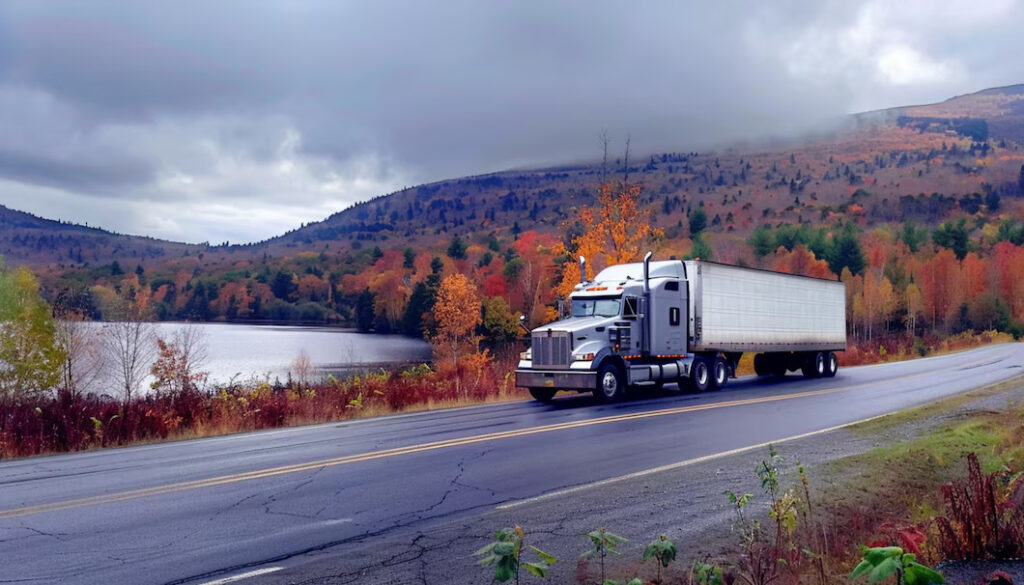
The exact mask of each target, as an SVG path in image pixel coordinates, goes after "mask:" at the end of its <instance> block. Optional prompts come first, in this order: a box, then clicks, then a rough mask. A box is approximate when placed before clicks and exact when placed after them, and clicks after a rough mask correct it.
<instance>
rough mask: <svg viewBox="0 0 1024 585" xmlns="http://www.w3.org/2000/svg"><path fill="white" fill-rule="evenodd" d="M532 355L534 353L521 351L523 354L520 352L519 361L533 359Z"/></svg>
mask: <svg viewBox="0 0 1024 585" xmlns="http://www.w3.org/2000/svg"><path fill="white" fill-rule="evenodd" d="M532 353H533V352H531V351H530V350H526V351H521V352H519V359H521V360H528V359H530V358H531V357H532V356H531V354H532Z"/></svg>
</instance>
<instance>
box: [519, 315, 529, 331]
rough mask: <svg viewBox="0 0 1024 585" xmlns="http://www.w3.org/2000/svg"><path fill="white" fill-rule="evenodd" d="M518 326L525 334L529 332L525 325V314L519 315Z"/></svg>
mask: <svg viewBox="0 0 1024 585" xmlns="http://www.w3.org/2000/svg"><path fill="white" fill-rule="evenodd" d="M519 327H521V328H522V330H523V331H524V332H525V333H526V334H527V335H529V334H530V328H529V327H527V326H526V315H519Z"/></svg>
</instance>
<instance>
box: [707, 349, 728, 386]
mask: <svg viewBox="0 0 1024 585" xmlns="http://www.w3.org/2000/svg"><path fill="white" fill-rule="evenodd" d="M728 383H729V364H727V363H726V362H725V358H723V357H722V356H716V357H715V359H714V361H712V362H711V386H712V387H714V388H715V390H721V389H722V388H725V385H726V384H728Z"/></svg>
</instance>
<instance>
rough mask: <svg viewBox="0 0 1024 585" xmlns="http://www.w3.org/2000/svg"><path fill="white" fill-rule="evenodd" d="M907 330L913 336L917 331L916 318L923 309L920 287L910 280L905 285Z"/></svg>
mask: <svg viewBox="0 0 1024 585" xmlns="http://www.w3.org/2000/svg"><path fill="white" fill-rule="evenodd" d="M906 296H907V317H906V320H907V331H908V332H910V335H911V336H913V335H914V334H915V333H916V332H917V319H918V317H919V316H920V315H921V312H922V311H924V297H923V296H922V295H921V289H920V288H918V286H917V285H916V284H914V283H913V282H911V283H910V284H908V285H907V294H906Z"/></svg>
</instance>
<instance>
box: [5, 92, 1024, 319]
mask: <svg viewBox="0 0 1024 585" xmlns="http://www.w3.org/2000/svg"><path fill="white" fill-rule="evenodd" d="M619 154H620V155H621V153H619ZM604 181H610V182H621V181H628V182H629V183H630V184H634V185H639V186H641V188H642V190H641V192H640V194H639V196H638V203H639V205H640V207H641V209H642V210H648V211H650V212H651V213H652V215H651V219H650V221H651V223H652V224H653V227H655V228H658V229H659V231H660V234H661V237H660V239H659V241H658V249H657V253H658V254H660V255H663V256H666V257H667V256H669V255H677V256H681V255H684V254H687V253H690V252H692V249H693V246H694V238H693V236H694V235H695V233H696V231H700V232H701V233H702V238H701V240H702V241H701V244H702V245H705V246H706V247H707V248H706V250H702V251H703V252H704V255H705V257H706V255H707V251H710V252H712V253H713V255H714V257H715V258H716V259H718V260H721V261H724V262H746V263H766V262H767V263H770V262H771V261H772V258H771V257H769V258H767V259H766V258H765V257H764V255H765V253H767V254H769V255H771V254H774V248H775V244H777V243H781V244H783V246H784V247H785V248H786V249H787V250H790V249H791V248H792V247H793V246H794V244H795V243H799V242H798V240H800V241H804V243H811V242H808V241H807V240H808V239H809V238H810V236H809V235H808V234H810V233H811V232H814V233H815V234H816V235H815V236H814V239H815V242H817V243H816V244H814V245H813V246H811V247H812V248H813V251H814V252H815V254H816V255H819V256H822V255H824V254H825V248H824V245H823V244H822V243H821V242H822V241H824V240H823V238H824V237H825V236H827V235H828V234H831V233H832V232H834V231H835V230H836V228H837V227H841V226H848V227H854V228H856V230H857V231H858V233H859V234H860V236H859V237H867V236H869V235H872V234H875V235H877V234H876V232H878V231H879V230H881V231H882V232H884V233H888V234H889V237H890V239H896V238H898V237H899V234H900V233H902V232H901V230H903V226H904V224H905V223H908V222H909V223H911V224H913V225H912V226H911V228H910V232H909V233H911V234H917V236H914V237H913V238H911V239H912V240H914V241H916V239H920V238H923V239H924V240H925V241H926V242H934V243H935V244H936V245H939V246H940V247H941V245H942V242H946V243H949V242H951V241H955V245H956V248H957V250H956V252H957V256H959V257H963V255H964V254H965V253H966V252H967V251H968V250H978V251H979V252H982V253H984V252H985V249H986V247H991V246H992V245H994V243H995V242H996V241H997V240H999V239H1000V238H1001V240H1003V241H1006V240H1009V241H1013V240H1015V239H1018V236H1020V238H1019V239H1021V240H1024V234H1022V233H1020V230H1018V229H1017V228H1018V227H1019V226H1017V224H1016V223H1015V222H1017V221H1018V219H1019V218H1021V217H1022V212H1024V85H1017V86H1010V87H1005V88H995V89H989V90H984V91H981V92H978V93H974V94H970V95H965V96H958V97H955V98H952V99H949V100H947V101H944V102H941V103H937V104H931V105H923V106H908V107H900V108H893V109H889V110H882V111H877V112H868V113H864V114H859V115H856V116H852V117H851V118H850V119H849V124H848V125H847V127H846V128H845V129H843V130H842V131H836V132H835V133H834V134H832V135H830V136H828V137H818V138H815V139H813V140H808V141H806V142H802V143H798V144H792V143H790V144H788V145H786V146H773V147H762V148H745V149H738V148H737V149H729V150H723V151H719V152H703V153H696V152H675V153H659V154H654V155H651V154H646V155H644V156H632V157H631V158H630V159H629V161H628V164H627V161H626V160H624V159H623V157H621V156H615V154H614V153H612V155H611V156H610V160H609V161H608V164H607V165H602V164H600V163H586V164H583V163H581V164H575V165H564V166H561V167H553V168H545V169H539V170H517V171H507V172H502V173H495V174H490V175H483V176H475V177H466V178H461V179H453V180H448V181H441V182H438V183H433V184H429V185H422V186H419V187H414V188H410V189H406V190H403V191H400V192H396V193H392V194H389V195H384V196H381V197H378V198H375V199H373V200H371V201H368V202H365V203H362V204H359V205H356V206H354V207H352V208H350V209H347V210H344V211H342V212H339V213H337V214H335V215H332V216H331V217H329V218H327V219H325V220H323V221H320V222H315V223H311V224H309V225H306V226H303V227H302V228H300V229H297V230H294V231H291V232H288V233H285V234H283V235H282V236H279V237H276V238H273V239H270V240H268V241H265V242H260V243H255V244H250V245H245V246H222V247H207V246H193V245H184V244H174V243H170V242H161V241H158V240H151V239H147V238H139V237H131V236H122V235H116V234H110V233H107V232H102V231H100V230H93V229H90V228H81V227H77V226H69V225H67V224H60V223H56V222H46V220H40V219H38V218H32V217H31V216H27V215H26V214H20V215H19V214H17V213H16V212H11V211H10V210H4V212H3V213H0V221H2V222H5V223H3V224H2V225H3V226H4V229H3V231H2V232H0V254H3V255H5V256H6V257H7V260H8V262H9V263H14V264H19V263H24V264H29V265H31V266H32V267H33V268H34V269H35V270H36V271H37V272H40V274H41V276H42V280H43V283H44V285H45V290H46V291H47V294H48V295H50V296H51V297H53V296H55V295H57V294H59V291H60V290H62V289H66V288H72V287H77V288H78V289H80V290H86V289H88V290H92V292H93V296H96V295H99V296H100V297H102V296H103V295H104V294H108V293H110V292H111V291H114V292H117V291H119V290H121V287H120V285H119V282H120V281H121V279H123V278H124V275H125V274H128V275H131V276H137V277H138V278H139V286H142V287H144V288H145V289H147V290H148V291H149V292H151V293H152V294H153V296H154V302H155V306H156V307H157V309H158V312H159V314H160V316H161V317H165V318H197V319H230V320H245V319H284V320H295V319H300V320H306V321H317V322H319V321H342V322H348V323H352V322H355V321H356V318H357V314H358V313H359V307H358V306H357V305H358V304H359V297H360V296H361V297H362V298H363V301H362V302H363V306H364V310H363V312H364V314H365V313H366V312H367V309H366V308H365V305H367V303H369V302H371V301H372V303H373V306H372V308H370V309H368V311H369V312H370V316H369V317H368V318H367V319H369V322H370V323H372V324H371V325H370V326H375V327H376V328H378V329H386V328H399V327H402V321H403V318H404V316H405V313H406V312H408V305H409V303H411V302H412V300H413V298H414V296H415V295H414V293H415V288H416V285H417V284H419V283H420V282H422V281H424V279H426V278H427V276H428V275H431V274H435V275H439V274H443V273H447V272H450V271H452V270H460V271H465V272H470V273H472V274H473V275H474V278H475V279H476V282H477V283H478V285H479V286H480V287H481V288H482V289H484V294H485V295H486V296H488V297H503V298H505V300H506V302H507V303H508V304H510V305H511V306H512V309H513V310H514V311H523V312H525V313H528V314H531V316H534V317H537V316H538V315H539V314H535V313H536V311H537V310H538V309H537V306H538V304H540V305H542V304H544V303H546V302H547V299H546V297H545V298H544V299H541V296H542V295H541V293H540V291H541V290H542V289H544V290H547V289H549V288H550V284H551V281H550V279H551V278H554V277H556V276H557V274H546V273H545V274H544V275H543V277H538V276H537V275H536V274H533V273H532V272H531V274H532V276H530V277H529V278H528V280H530V283H529V285H528V286H527V285H523V284H522V282H521V280H522V278H523V276H522V274H521V273H520V272H519V271H520V270H521V266H522V264H523V263H526V265H527V266H528V267H529V266H532V264H531V262H530V261H529V259H528V258H527V256H529V255H530V254H535V253H537V251H538V250H543V251H544V253H546V254H548V255H549V257H548V264H543V263H542V264H543V266H544V267H545V268H544V269H545V270H553V271H554V272H555V273H557V271H558V270H559V266H560V263H561V262H562V261H563V260H564V257H565V256H562V257H558V254H559V253H562V254H564V251H560V250H562V249H561V248H560V247H559V245H558V244H559V242H561V243H562V244H569V245H570V247H571V245H572V244H571V240H572V236H573V234H576V233H578V231H579V230H580V229H581V228H580V225H579V224H578V219H579V211H580V209H581V208H583V207H585V206H589V205H592V204H594V203H595V199H596V198H595V194H596V192H597V188H598V186H599V185H600V184H601V183H602V182H604ZM19 217H20V219H18V218H19ZM4 218H6V219H4ZM11 218H14V219H11ZM961 220H963V222H962V223H959V222H960V221H961ZM18 222H22V223H23V224H24V225H15V224H17V223H18ZM944 222H951V223H949V224H947V225H945V226H944V227H940V224H943V223H944ZM9 225H10V226H13V227H11V228H8V227H7V226H9ZM913 226H916V227H913ZM695 228H696V231H695ZM758 228H761V229H760V230H758ZM769 229H770V230H772V233H773V234H774V235H773V236H772V238H769V240H768V244H764V235H765V234H764V231H765V230H769ZM844 229H845V228H844ZM755 230H758V231H755ZM951 230H952V231H951ZM1000 230H1002V231H1000ZM1015 230H1017V231H1015ZM933 231H935V232H936V233H937V234H938V235H937V237H936V238H932V237H931V236H932V232H933ZM797 233H799V234H803V235H798V236H793V237H791V235H792V234H797ZM787 234H789V235H787ZM1000 234H1001V235H1000ZM755 235H756V237H757V239H756V242H757V243H759V244H761V245H759V246H754V245H752V244H751V238H752V236H755ZM794 237H795V238H797V239H796V240H794V239H793V238H794ZM872 237H874V236H872ZM879 237H881V236H879ZM524 238H527V240H524ZM780 238H781V239H780ZM1021 243H1024V242H1021ZM766 245H768V246H769V247H768V248H767V252H766V248H765V246H766ZM913 247H914V248H915V250H914V251H915V253H917V250H916V248H917V247H918V246H917V245H916V244H915V246H913ZM921 253H924V252H921ZM535 260H538V261H539V259H535ZM890 266H891V265H890ZM510 267H511V268H510ZM890 276H892V275H890ZM537 278H540V279H541V280H544V279H548V280H547V281H545V282H541V280H537ZM893 278H894V279H895V276H893ZM531 279H532V280H531ZM897 280H898V279H897ZM900 284H901V285H905V284H906V283H905V282H900ZM530 286H532V287H533V290H525V289H526V288H528V287H530ZM97 312H99V311H97ZM414 312H415V311H414ZM410 319H411V320H412V321H416V323H413V324H412V325H409V326H408V327H406V329H407V330H408V329H417V328H418V320H417V319H416V316H415V315H414V316H412V317H410ZM365 324H366V319H364V325H365ZM407 325H408V324H407Z"/></svg>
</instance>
